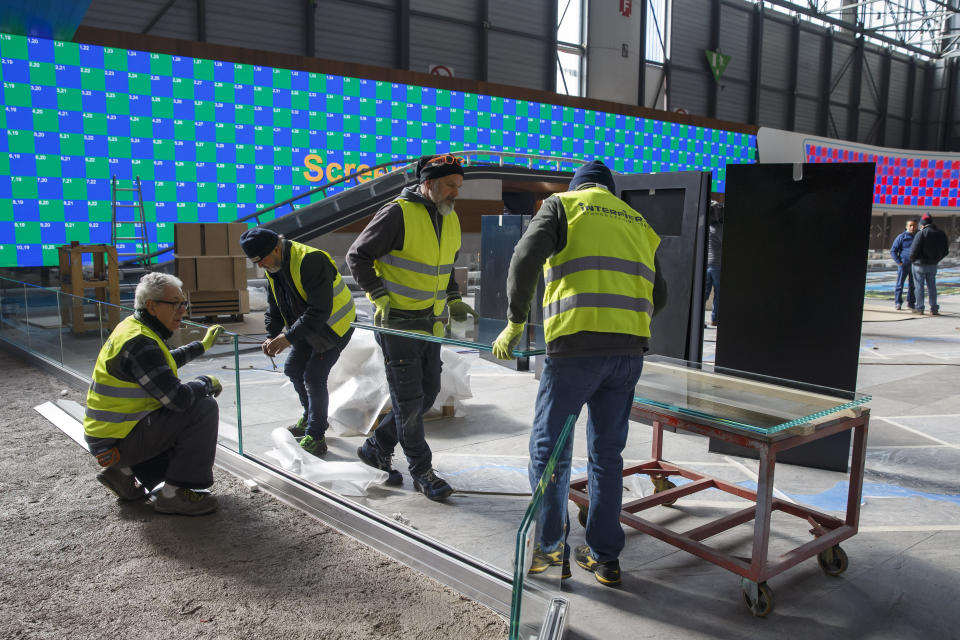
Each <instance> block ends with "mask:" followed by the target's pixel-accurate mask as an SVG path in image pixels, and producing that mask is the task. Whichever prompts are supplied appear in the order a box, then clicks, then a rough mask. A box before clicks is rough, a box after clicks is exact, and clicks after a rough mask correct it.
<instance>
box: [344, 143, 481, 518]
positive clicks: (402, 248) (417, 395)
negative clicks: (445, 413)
mask: <svg viewBox="0 0 960 640" xmlns="http://www.w3.org/2000/svg"><path fill="white" fill-rule="evenodd" d="M462 164H463V161H462V159H461V158H459V157H457V156H453V155H449V154H446V155H438V156H424V157H422V158H420V160H419V161H418V162H417V167H416V171H417V178H418V180H419V184H418V185H417V186H415V187H407V188H406V189H404V190H403V191H402V192H401V193H400V196H399V197H398V198H397V199H396V200H394V201H393V202H390V203H388V204H387V205H385V206H384V207H383V208H382V209H380V211H378V212H377V213H376V214H375V215H374V216H373V219H372V220H370V223H369V224H368V225H367V227H366V228H365V229H364V230H363V232H362V233H361V234H360V235H359V237H357V239H356V241H354V243H353V245H352V246H351V247H350V249H349V251H348V252H347V265H348V266H349V267H350V271H351V272H353V277H354V279H355V280H356V281H357V284H358V285H360V287H361V288H362V289H363V290H364V291H366V294H367V298H369V299H370V301H371V302H373V305H374V307H375V309H376V311H375V313H374V322H375V323H377V324H385V323H388V322H389V321H390V320H391V319H394V320H415V319H418V318H419V319H430V318H435V317H437V316H440V315H441V314H442V313H443V311H444V308H446V309H448V313H449V315H450V317H451V318H463V319H465V318H466V317H467V314H471V315H473V316H476V315H477V314H476V312H475V311H474V310H473V309H472V308H471V307H470V306H469V305H467V304H466V303H465V302H464V301H463V300H461V296H460V290H459V288H458V287H457V283H456V280H454V279H453V277H452V275H453V265H454V262H455V261H456V259H457V254H458V252H459V250H460V219H459V218H458V217H457V214H456V212H455V211H454V210H453V208H454V202H455V201H456V199H457V195H458V194H459V191H460V187H462V186H463V167H462ZM376 340H377V343H378V344H379V345H380V348H381V349H382V350H383V360H384V363H385V365H386V368H387V382H388V384H389V386H390V399H391V403H392V404H391V408H390V412H389V413H388V414H387V415H386V416H384V417H383V419H382V420H381V421H380V425H379V426H378V427H377V429H376V431H374V432H373V435H372V436H370V437H369V438H368V439H367V440H366V442H364V443H363V445H362V446H361V447H360V448H359V449H357V456H358V457H359V458H360V460H362V461H363V462H364V463H366V464H368V465H370V466H371V467H375V468H377V469H382V470H384V471H386V472H387V473H389V474H390V477H389V479H388V484H400V483H401V482H402V480H403V478H402V476H400V474H399V472H397V471H395V470H394V469H393V467H392V465H391V462H390V458H391V457H392V455H393V451H394V449H395V448H396V446H397V444H398V443H399V444H400V447H401V448H402V449H403V452H404V454H405V455H406V456H407V462H408V463H409V469H410V475H411V477H412V478H413V487H414V489H415V490H417V491H421V492H422V493H423V494H424V495H425V496H426V497H427V498H429V499H430V500H445V499H446V498H447V497H448V496H449V495H450V494H451V493H453V489H452V488H451V487H450V485H449V484H447V482H446V481H445V480H444V479H443V478H440V477H438V476H437V474H436V473H434V471H433V455H432V453H431V451H430V446H429V445H428V444H427V440H426V438H425V436H424V432H423V414H424V412H426V411H428V410H429V409H430V407H432V406H433V403H434V401H435V400H436V398H437V394H438V393H439V392H440V369H441V366H442V365H441V361H440V344H439V343H436V342H427V341H425V340H417V339H415V338H404V337H401V336H395V335H389V334H386V333H380V332H377V334H376Z"/></svg>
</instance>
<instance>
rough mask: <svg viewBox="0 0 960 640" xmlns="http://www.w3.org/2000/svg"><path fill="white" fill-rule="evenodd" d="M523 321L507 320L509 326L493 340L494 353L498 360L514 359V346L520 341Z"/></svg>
mask: <svg viewBox="0 0 960 640" xmlns="http://www.w3.org/2000/svg"><path fill="white" fill-rule="evenodd" d="M523 325H524V323H523V322H510V321H507V327H506V328H505V329H504V330H503V331H501V332H500V335H499V336H497V339H496V340H494V341H493V355H494V356H495V357H496V358H497V359H498V360H513V357H514V356H513V348H514V347H515V346H517V343H518V342H520V335H521V334H522V333H523Z"/></svg>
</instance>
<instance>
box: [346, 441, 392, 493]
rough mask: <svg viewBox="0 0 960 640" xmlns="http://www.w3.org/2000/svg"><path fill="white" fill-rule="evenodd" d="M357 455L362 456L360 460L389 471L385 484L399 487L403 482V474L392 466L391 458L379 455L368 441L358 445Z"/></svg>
mask: <svg viewBox="0 0 960 640" xmlns="http://www.w3.org/2000/svg"><path fill="white" fill-rule="evenodd" d="M357 457H358V458H360V462H362V463H363V464H365V465H367V466H368V467H373V468H374V469H380V470H381V471H386V472H387V479H386V481H385V482H384V483H383V484H385V485H387V486H389V487H399V486H400V485H402V484H403V476H402V475H400V472H399V471H397V470H396V469H394V468H393V466H391V464H390V460H384V459H383V458H382V457H381V456H379V455H377V453H376V452H375V451H373V447H369V446H367V443H366V442H364V443H363V444H362V445H360V446H359V447H357Z"/></svg>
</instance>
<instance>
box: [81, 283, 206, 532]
mask: <svg viewBox="0 0 960 640" xmlns="http://www.w3.org/2000/svg"><path fill="white" fill-rule="evenodd" d="M182 286H183V283H182V282H181V281H180V280H179V279H178V278H176V277H174V276H172V275H169V274H166V273H148V274H146V275H144V276H143V278H141V279H140V283H139V284H138V285H137V290H136V293H135V299H134V308H135V311H134V313H133V315H131V316H128V317H127V318H125V319H123V320H122V321H121V322H120V323H119V324H118V325H117V326H116V328H115V329H114V330H113V331H112V332H111V333H110V336H109V337H108V338H107V341H106V342H105V343H104V345H103V348H102V349H100V355H99V356H98V357H97V363H96V365H95V366H94V369H93V376H92V378H93V380H92V382H91V383H90V389H89V390H88V391H87V408H86V413H85V416H84V420H83V430H84V436H85V438H86V441H87V444H88V446H89V448H90V452H91V453H92V454H93V455H94V456H96V458H97V461H98V462H99V463H100V466H101V467H103V469H102V470H101V471H100V473H99V474H98V475H97V480H98V481H100V483H101V484H103V485H104V486H105V487H107V488H108V489H110V490H111V491H112V492H113V493H115V494H116V495H117V497H118V498H120V500H124V501H133V500H143V499H145V498H147V497H148V495H149V494H150V492H152V491H153V490H154V489H155V488H156V487H157V486H158V485H160V484H161V483H163V487H162V488H161V489H160V490H159V491H156V492H155V495H156V497H155V500H154V503H153V507H154V509H155V510H156V511H157V512H159V513H177V514H183V515H203V514H207V513H212V512H213V511H215V510H216V508H217V500H216V498H214V497H213V496H212V495H210V494H209V493H208V492H206V491H202V490H203V489H207V488H208V487H210V486H211V485H212V484H213V462H214V457H215V455H216V448H217V427H218V425H219V422H220V412H219V408H218V407H217V401H216V400H214V398H215V397H217V396H218V395H220V391H221V390H222V387H221V386H220V382H219V380H217V379H216V378H215V377H213V376H210V375H205V376H199V377H198V378H196V379H195V380H191V381H189V382H181V380H180V378H179V377H178V376H177V367H182V366H183V365H185V364H186V363H188V362H190V361H191V360H193V359H194V358H196V357H197V356H199V355H201V354H202V353H203V352H205V351H207V350H208V349H210V348H211V347H212V346H213V344H214V342H215V341H216V339H217V336H218V335H219V334H220V332H221V331H222V330H223V327H221V326H219V325H214V326H212V327H210V328H209V329H208V330H207V333H206V335H205V336H204V338H203V340H197V341H194V342H191V343H189V344H187V345H184V346H182V347H180V348H178V349H174V350H172V351H171V350H170V349H169V348H168V347H167V345H166V344H165V343H164V341H165V340H168V339H169V338H170V337H171V336H172V335H173V332H174V331H176V330H177V329H179V328H180V323H181V321H182V320H183V317H184V315H185V314H186V311H187V306H188V303H187V301H186V299H185V297H184V295H183V291H182V290H181V287H182Z"/></svg>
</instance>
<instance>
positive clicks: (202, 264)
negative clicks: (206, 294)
mask: <svg viewBox="0 0 960 640" xmlns="http://www.w3.org/2000/svg"><path fill="white" fill-rule="evenodd" d="M196 261H197V280H196V282H197V286H196V289H195V290H199V291H228V290H231V289H232V290H234V291H238V290H240V289H244V290H245V289H246V288H247V264H246V263H247V259H246V258H228V257H213V256H200V257H197V258H196ZM181 280H182V278H181Z"/></svg>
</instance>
